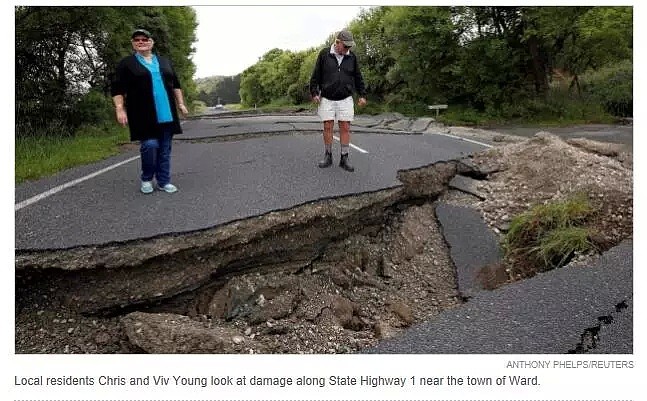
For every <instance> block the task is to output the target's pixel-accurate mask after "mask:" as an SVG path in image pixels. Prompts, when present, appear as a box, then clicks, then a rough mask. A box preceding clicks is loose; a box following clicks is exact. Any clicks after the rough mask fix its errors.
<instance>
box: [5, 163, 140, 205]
mask: <svg viewBox="0 0 647 401" xmlns="http://www.w3.org/2000/svg"><path fill="white" fill-rule="evenodd" d="M137 159H139V156H135V157H131V158H130V159H127V160H124V161H121V162H119V163H116V164H113V165H112V166H108V167H106V168H103V169H101V170H99V171H95V172H94V173H92V174H88V175H86V176H85V177H81V178H77V179H76V180H72V181H69V182H66V183H65V184H63V185H59V186H58V187H54V188H52V189H50V190H47V191H45V192H43V193H41V194H38V195H36V196H32V197H31V198H29V199H25V200H24V201H22V202H18V203H16V206H15V211H18V210H20V209H22V208H24V207H26V206H29V205H31V204H34V203H36V202H38V201H41V200H43V199H45V198H47V197H49V196H52V195H54V194H55V193H58V192H61V191H62V190H64V189H66V188H69V187H72V186H74V185H76V184H78V183H81V182H83V181H86V180H89V179H90V178H94V177H96V176H98V175H99V174H103V173H105V172H107V171H110V170H112V169H115V168H117V167H119V166H121V165H123V164H126V163H130V162H131V161H133V160H137Z"/></svg>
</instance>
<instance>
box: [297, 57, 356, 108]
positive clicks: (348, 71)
mask: <svg viewBox="0 0 647 401" xmlns="http://www.w3.org/2000/svg"><path fill="white" fill-rule="evenodd" d="M354 91H356V92H357V93H358V94H359V95H360V96H361V97H365V96H366V87H365V86H364V79H363V78H362V72H361V71H360V69H359V64H358V63H357V56H355V54H354V53H353V52H348V54H346V55H344V58H343V59H342V61H341V64H340V65H337V58H336V57H335V55H334V54H331V53H330V48H326V49H323V50H322V51H321V52H319V56H318V57H317V62H316V64H315V68H314V71H313V72H312V77H311V78H310V94H312V96H317V95H321V96H322V97H325V98H326V99H330V100H342V99H346V98H347V97H348V96H351V95H352V94H353V92H354Z"/></svg>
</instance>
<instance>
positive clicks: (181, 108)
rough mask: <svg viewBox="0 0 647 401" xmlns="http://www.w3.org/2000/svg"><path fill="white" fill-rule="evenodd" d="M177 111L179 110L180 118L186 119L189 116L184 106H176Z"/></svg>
mask: <svg viewBox="0 0 647 401" xmlns="http://www.w3.org/2000/svg"><path fill="white" fill-rule="evenodd" d="M177 108H178V109H180V112H181V113H182V116H184V117H187V116H188V115H189V110H187V108H186V106H185V105H184V104H182V103H180V104H179V105H178V106H177Z"/></svg>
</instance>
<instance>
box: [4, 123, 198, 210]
mask: <svg viewBox="0 0 647 401" xmlns="http://www.w3.org/2000/svg"><path fill="white" fill-rule="evenodd" d="M185 122H186V120H182V121H180V125H183V124H184V123H185ZM137 159H139V156H134V157H131V158H130V159H127V160H124V161H121V162H119V163H117V164H113V165H112V166H108V167H106V168H104V169H101V170H99V171H95V172H94V173H92V174H88V175H86V176H85V177H81V178H77V179H76V180H72V181H70V182H66V183H65V184H63V185H59V186H58V187H54V188H52V189H50V190H47V191H45V192H43V193H41V194H38V195H36V196H32V197H31V198H29V199H25V200H24V201H22V202H18V203H16V205H15V209H14V211H18V210H20V209H22V208H24V207H26V206H29V205H32V204H34V203H36V202H38V201H41V200H43V199H45V198H47V197H49V196H52V195H54V194H55V193H58V192H61V191H62V190H64V189H66V188H69V187H73V186H74V185H76V184H78V183H81V182H83V181H87V180H89V179H90V178H94V177H96V176H98V175H99V174H103V173H105V172H107V171H110V170H112V169H115V168H117V167H119V166H122V165H124V164H126V163H130V162H131V161H133V160H137Z"/></svg>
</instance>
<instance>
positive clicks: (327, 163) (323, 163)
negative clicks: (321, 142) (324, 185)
mask: <svg viewBox="0 0 647 401" xmlns="http://www.w3.org/2000/svg"><path fill="white" fill-rule="evenodd" d="M330 166H332V152H326V155H325V156H324V159H323V160H322V161H320V162H319V168H326V167H330Z"/></svg>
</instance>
